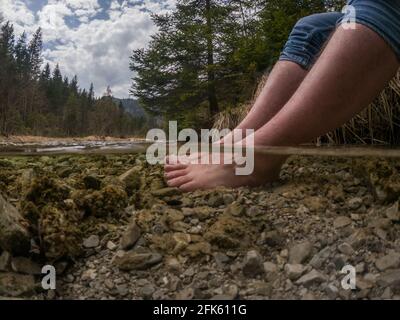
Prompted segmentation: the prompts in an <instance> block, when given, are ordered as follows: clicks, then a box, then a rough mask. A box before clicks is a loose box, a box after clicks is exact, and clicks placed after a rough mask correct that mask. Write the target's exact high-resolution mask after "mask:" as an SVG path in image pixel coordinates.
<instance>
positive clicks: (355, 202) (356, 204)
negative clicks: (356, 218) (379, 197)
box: [347, 197, 363, 210]
mask: <svg viewBox="0 0 400 320" xmlns="http://www.w3.org/2000/svg"><path fill="white" fill-rule="evenodd" d="M362 204H363V199H362V198H359V197H357V198H351V199H350V200H349V201H347V205H348V206H349V208H350V209H352V210H357V209H358V208H360V207H361V205H362Z"/></svg>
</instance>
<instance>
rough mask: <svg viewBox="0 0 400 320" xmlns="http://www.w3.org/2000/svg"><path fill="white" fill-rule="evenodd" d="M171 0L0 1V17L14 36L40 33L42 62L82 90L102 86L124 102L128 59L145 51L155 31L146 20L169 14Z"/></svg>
mask: <svg viewBox="0 0 400 320" xmlns="http://www.w3.org/2000/svg"><path fill="white" fill-rule="evenodd" d="M174 3H175V0H0V13H1V14H2V16H3V17H4V18H5V19H6V20H10V21H11V22H13V24H14V28H15V31H16V33H17V34H20V33H22V32H23V30H26V31H27V33H28V34H29V35H31V34H32V33H33V32H34V31H35V29H36V28H38V27H41V28H42V29H43V41H44V52H43V56H44V60H45V62H49V63H50V65H51V66H52V67H54V65H55V64H57V63H59V64H60V68H61V72H62V73H63V74H64V75H67V76H68V77H70V78H71V77H72V76H73V75H75V74H76V75H77V76H78V80H79V84H80V87H81V88H88V87H89V86H90V82H93V83H94V86H95V91H96V95H97V96H99V95H102V94H103V92H104V91H105V88H106V87H107V85H110V86H111V89H112V91H113V94H114V96H116V97H121V98H124V97H128V96H129V88H130V85H131V80H130V79H131V78H132V74H131V72H130V70H129V56H130V55H131V52H132V50H133V49H138V48H142V47H145V46H146V44H147V43H148V41H149V37H150V35H151V34H152V33H154V32H155V31H156V29H155V27H154V25H153V23H152V21H151V18H150V15H151V13H164V12H167V11H168V10H171V9H173V7H174Z"/></svg>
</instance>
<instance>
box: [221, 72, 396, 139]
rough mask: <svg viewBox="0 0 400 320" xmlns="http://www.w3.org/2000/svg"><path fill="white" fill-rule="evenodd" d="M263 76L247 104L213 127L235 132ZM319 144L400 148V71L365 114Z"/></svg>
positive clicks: (260, 87) (255, 96)
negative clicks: (373, 145)
mask: <svg viewBox="0 0 400 320" xmlns="http://www.w3.org/2000/svg"><path fill="white" fill-rule="evenodd" d="M267 78H268V76H267V75H264V76H263V77H262V78H261V80H260V82H259V85H258V87H257V90H255V94H254V96H253V99H251V101H249V102H248V103H247V104H244V105H241V106H239V107H236V108H232V109H230V110H225V111H223V112H221V113H220V114H218V115H217V117H216V119H215V122H214V127H215V128H217V129H222V128H229V129H233V128H234V127H235V126H236V125H237V124H239V122H240V121H241V120H242V119H243V118H244V117H245V116H246V114H247V112H248V111H249V110H250V108H251V106H252V105H253V103H254V100H255V99H256V98H257V97H258V95H259V94H260V92H261V89H262V88H263V87H264V85H265V82H266V80H267ZM315 143H316V144H322V143H329V144H390V145H400V70H399V72H398V73H397V75H396V76H395V77H394V78H393V80H392V81H391V82H390V84H389V85H388V86H387V87H386V88H385V90H383V91H382V93H381V94H380V96H379V97H378V98H377V99H376V100H375V101H374V102H373V103H372V104H371V105H370V106H369V107H368V108H366V109H365V110H364V111H363V112H361V113H360V114H359V115H357V116H356V117H354V118H353V119H352V120H350V121H349V122H348V123H346V124H345V125H343V126H342V127H341V128H339V129H337V130H335V131H333V132H330V133H329V134H327V135H325V136H323V137H320V138H318V139H316V141H315Z"/></svg>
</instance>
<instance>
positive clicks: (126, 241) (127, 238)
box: [121, 222, 141, 250]
mask: <svg viewBox="0 0 400 320" xmlns="http://www.w3.org/2000/svg"><path fill="white" fill-rule="evenodd" d="M140 235H141V231H140V228H139V227H138V226H137V224H136V223H135V222H133V223H132V224H130V225H129V226H128V228H127V229H126V231H125V232H124V234H123V235H122V238H121V248H122V249H123V250H128V249H130V248H132V247H133V246H134V245H135V243H136V242H137V241H138V240H139V238H140Z"/></svg>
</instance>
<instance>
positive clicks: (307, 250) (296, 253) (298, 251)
mask: <svg viewBox="0 0 400 320" xmlns="http://www.w3.org/2000/svg"><path fill="white" fill-rule="evenodd" d="M312 248H313V245H312V243H311V242H309V241H304V242H301V243H298V244H296V245H294V246H292V247H291V248H290V249H289V263H291V264H301V263H303V262H304V261H305V260H307V258H308V257H309V256H310V254H311V251H312Z"/></svg>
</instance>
